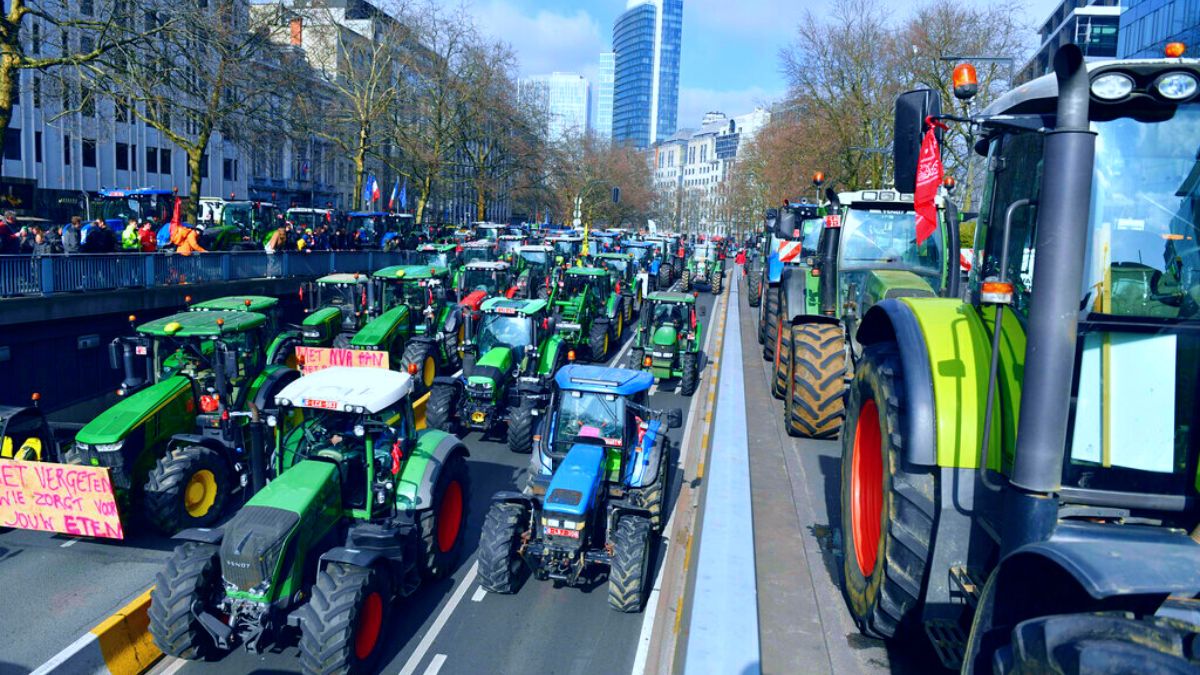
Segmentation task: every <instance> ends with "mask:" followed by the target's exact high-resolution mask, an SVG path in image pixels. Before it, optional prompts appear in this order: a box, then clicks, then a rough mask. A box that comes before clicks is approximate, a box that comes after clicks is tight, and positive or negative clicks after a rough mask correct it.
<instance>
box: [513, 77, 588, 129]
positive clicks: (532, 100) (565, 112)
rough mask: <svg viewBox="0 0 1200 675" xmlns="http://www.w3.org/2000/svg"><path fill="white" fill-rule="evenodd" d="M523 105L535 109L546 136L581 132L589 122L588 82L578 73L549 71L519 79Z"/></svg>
mask: <svg viewBox="0 0 1200 675" xmlns="http://www.w3.org/2000/svg"><path fill="white" fill-rule="evenodd" d="M517 87H518V90H519V97H520V100H521V101H522V102H523V104H524V105H528V106H530V107H533V108H534V109H536V110H539V111H540V112H541V113H542V115H544V116H545V120H546V133H547V137H548V138H550V139H551V140H558V139H562V138H564V137H567V136H569V135H573V134H582V133H584V132H585V131H587V130H588V128H589V127H590V125H589V124H588V119H589V117H590V112H591V107H592V106H591V85H590V84H589V83H588V81H587V78H585V77H584V76H582V75H580V74H578V73H550V74H549V75H533V76H530V77H526V78H522V79H521V80H520V81H518V83H517Z"/></svg>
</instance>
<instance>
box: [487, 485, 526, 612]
mask: <svg viewBox="0 0 1200 675" xmlns="http://www.w3.org/2000/svg"><path fill="white" fill-rule="evenodd" d="M528 521H529V508H528V507H526V506H525V505H524V504H519V503H515V502H495V503H493V504H492V506H491V508H490V509H488V513H487V517H486V518H484V520H483V530H482V531H481V532H480V533H479V553H478V556H477V559H478V560H479V584H480V585H481V586H483V587H484V588H486V589H487V590H489V591H491V592H493V593H506V594H507V593H516V592H517V590H518V589H519V587H520V582H521V575H520V570H521V565H522V562H521V558H520V556H519V555H518V553H517V547H518V546H520V536H521V533H522V532H524V531H525V530H526V529H527V528H528Z"/></svg>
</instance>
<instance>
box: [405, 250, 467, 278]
mask: <svg viewBox="0 0 1200 675" xmlns="http://www.w3.org/2000/svg"><path fill="white" fill-rule="evenodd" d="M416 253H417V263H418V264H420V265H430V266H432V267H445V268H446V269H447V270H449V272H450V275H451V276H452V277H454V278H455V279H457V277H458V268H459V266H460V265H461V264H462V261H461V260H460V257H459V255H458V246H457V245H456V244H421V245H420V246H418V247H417V251H416Z"/></svg>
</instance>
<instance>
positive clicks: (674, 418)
mask: <svg viewBox="0 0 1200 675" xmlns="http://www.w3.org/2000/svg"><path fill="white" fill-rule="evenodd" d="M682 426H683V409H681V408H671V409H670V410H668V411H667V428H668V429H678V428H679V427H682Z"/></svg>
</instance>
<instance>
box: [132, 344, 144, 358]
mask: <svg viewBox="0 0 1200 675" xmlns="http://www.w3.org/2000/svg"><path fill="white" fill-rule="evenodd" d="M133 353H134V354H137V355H138V356H145V355H146V347H145V345H138V346H136V347H134V348H133Z"/></svg>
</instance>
